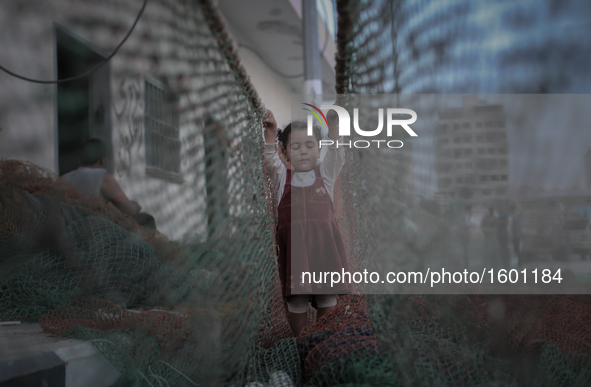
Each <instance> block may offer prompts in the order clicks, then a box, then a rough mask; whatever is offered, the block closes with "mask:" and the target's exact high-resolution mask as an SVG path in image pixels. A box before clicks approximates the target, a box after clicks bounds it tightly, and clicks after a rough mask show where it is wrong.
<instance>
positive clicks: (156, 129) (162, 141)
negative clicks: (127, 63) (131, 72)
mask: <svg viewBox="0 0 591 387" xmlns="http://www.w3.org/2000/svg"><path fill="white" fill-rule="evenodd" d="M144 95H145V117H144V118H145V120H144V123H145V139H146V164H147V168H148V169H155V170H157V171H161V172H164V174H163V175H162V177H166V176H167V175H169V176H170V177H171V178H173V177H176V176H178V175H180V172H181V171H180V166H181V140H180V134H179V114H178V110H177V108H176V106H177V98H176V97H175V96H174V95H173V94H172V93H169V92H167V91H166V90H164V89H163V88H162V87H160V86H158V85H156V84H155V83H153V82H151V81H149V80H145V91H144Z"/></svg>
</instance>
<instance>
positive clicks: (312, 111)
mask: <svg viewBox="0 0 591 387" xmlns="http://www.w3.org/2000/svg"><path fill="white" fill-rule="evenodd" d="M302 105H307V106H310V107H311V108H314V110H316V111H317V112H318V113H320V115H321V116H322V118H324V122H325V123H326V127H327V128H328V121H327V120H326V116H325V115H324V113H322V110H320V109H318V108H317V107H316V106H314V105H311V104H309V103H303V104H302ZM302 109H303V110H305V111H307V112H310V113H312V114H314V115H315V116H316V118H317V119H318V122H320V127H322V120H321V119H320V117H319V116H318V114H317V113H316V112H315V111H314V110H310V109H306V108H302Z"/></svg>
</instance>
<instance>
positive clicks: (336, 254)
mask: <svg viewBox="0 0 591 387" xmlns="http://www.w3.org/2000/svg"><path fill="white" fill-rule="evenodd" d="M314 172H315V174H316V180H315V181H314V184H312V185H311V186H309V187H294V186H292V185H291V177H292V171H291V170H290V169H288V170H287V176H286V179H285V188H284V190H283V196H282V197H281V201H280V202H279V209H278V213H279V214H278V215H279V217H278V224H277V244H278V245H279V276H280V278H281V285H282V293H283V296H284V297H286V296H289V295H292V294H348V293H351V292H352V291H353V288H352V286H351V284H349V283H345V284H343V283H339V284H334V286H333V287H331V282H330V275H329V276H328V277H327V282H328V283H324V274H322V276H323V277H322V282H323V283H314V281H313V280H312V281H310V279H309V278H310V277H312V275H313V274H314V273H316V280H318V279H319V278H320V277H319V275H320V273H324V272H338V273H339V274H342V271H343V269H344V270H345V272H348V271H349V264H348V262H347V254H346V252H345V245H344V243H343V238H342V237H341V233H340V231H339V228H338V226H337V222H336V220H335V217H334V212H333V209H332V200H331V199H330V196H329V194H328V191H327V189H326V187H325V186H324V182H323V180H322V176H321V174H320V168H319V167H316V168H314ZM292 256H293V260H292ZM302 272H310V274H311V275H310V277H308V276H306V277H305V279H304V282H305V283H303V282H302V274H301V273H302ZM310 282H312V283H310Z"/></svg>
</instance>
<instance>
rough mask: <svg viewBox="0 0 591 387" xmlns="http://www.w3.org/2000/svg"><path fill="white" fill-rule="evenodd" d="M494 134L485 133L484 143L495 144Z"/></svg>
mask: <svg viewBox="0 0 591 387" xmlns="http://www.w3.org/2000/svg"><path fill="white" fill-rule="evenodd" d="M496 137H497V136H496V133H494V132H487V133H486V142H495V140H496Z"/></svg>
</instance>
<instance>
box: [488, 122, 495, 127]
mask: <svg viewBox="0 0 591 387" xmlns="http://www.w3.org/2000/svg"><path fill="white" fill-rule="evenodd" d="M494 126H495V124H494V122H491V121H486V127H487V128H492V127H494Z"/></svg>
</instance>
